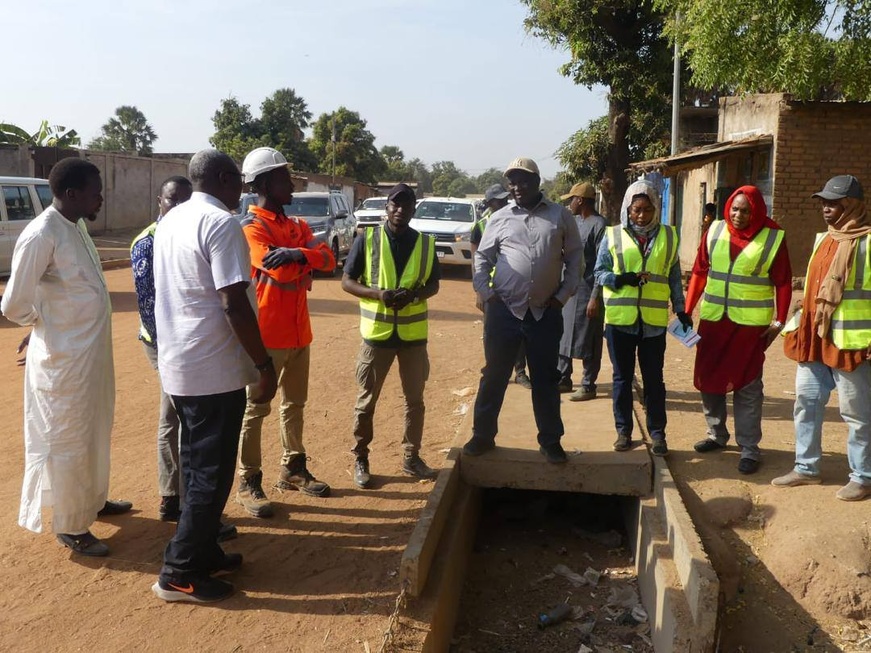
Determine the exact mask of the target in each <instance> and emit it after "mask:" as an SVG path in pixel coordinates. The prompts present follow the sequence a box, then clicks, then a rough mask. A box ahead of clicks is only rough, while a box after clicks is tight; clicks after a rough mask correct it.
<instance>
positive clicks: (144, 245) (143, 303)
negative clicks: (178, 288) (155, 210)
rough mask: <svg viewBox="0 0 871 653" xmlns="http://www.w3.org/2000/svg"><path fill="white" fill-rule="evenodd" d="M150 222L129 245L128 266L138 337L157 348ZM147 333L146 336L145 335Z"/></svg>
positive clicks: (154, 224) (152, 226) (153, 224)
mask: <svg viewBox="0 0 871 653" xmlns="http://www.w3.org/2000/svg"><path fill="white" fill-rule="evenodd" d="M156 227H157V222H156V221H155V222H152V223H151V224H150V225H149V226H148V227H146V229H145V231H143V232H142V233H141V234H139V236H137V237H136V240H134V241H133V245H132V246H131V247H130V267H131V268H133V285H134V286H135V287H136V301H137V303H138V304H139V322H140V324H141V325H142V330H141V331H140V333H139V339H140V340H141V341H142V342H144V343H145V344H147V345H150V346H151V347H154V348H155V349H156V348H157V329H156V328H155V326H154V229H155V228H156ZM145 335H147V338H146V337H145Z"/></svg>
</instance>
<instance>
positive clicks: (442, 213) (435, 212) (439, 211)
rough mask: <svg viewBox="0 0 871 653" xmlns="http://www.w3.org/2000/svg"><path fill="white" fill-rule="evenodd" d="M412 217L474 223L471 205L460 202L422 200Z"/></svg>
mask: <svg viewBox="0 0 871 653" xmlns="http://www.w3.org/2000/svg"><path fill="white" fill-rule="evenodd" d="M414 217H415V218H424V219H426V220H448V221H450V222H474V221H475V213H474V211H473V209H472V205H471V204H466V203H460V202H431V201H429V200H424V201H423V202H421V203H420V204H418V206H417V211H416V212H415V214H414Z"/></svg>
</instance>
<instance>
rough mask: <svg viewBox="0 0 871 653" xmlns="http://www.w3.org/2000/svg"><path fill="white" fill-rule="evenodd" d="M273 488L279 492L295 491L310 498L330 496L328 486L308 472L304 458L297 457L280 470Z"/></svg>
mask: <svg viewBox="0 0 871 653" xmlns="http://www.w3.org/2000/svg"><path fill="white" fill-rule="evenodd" d="M275 487H276V489H279V490H297V491H298V492H302V493H303V494H307V495H309V496H310V497H328V496H330V486H329V485H327V484H326V483H324V482H323V481H319V480H318V479H316V478H315V477H314V475H313V474H312V473H311V472H310V471H308V468H307V467H306V457H305V456H297V457H296V458H294V459H293V460H291V461H290V463H288V464H287V465H286V466H285V467H282V468H281V474H280V475H279V477H278V480H277V481H276V482H275Z"/></svg>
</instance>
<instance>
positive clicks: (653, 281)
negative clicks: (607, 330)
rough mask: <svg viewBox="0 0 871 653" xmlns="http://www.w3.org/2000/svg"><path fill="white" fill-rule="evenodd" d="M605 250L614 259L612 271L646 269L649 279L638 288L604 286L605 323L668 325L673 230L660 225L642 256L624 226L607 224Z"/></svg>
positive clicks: (674, 247) (675, 240)
mask: <svg viewBox="0 0 871 653" xmlns="http://www.w3.org/2000/svg"><path fill="white" fill-rule="evenodd" d="M607 233H608V249H609V251H610V252H611V258H612V260H613V261H614V265H613V268H612V270H613V272H614V274H622V273H624V272H649V273H650V279H649V280H648V282H647V283H646V284H644V285H643V286H639V287H634V286H623V287H622V288H620V289H619V290H616V289H613V288H609V287H608V286H605V287H604V288H603V289H602V291H603V293H602V294H603V297H604V299H605V323H606V324H613V325H615V326H631V325H633V324H635V323H636V322H637V321H638V314H639V311H640V313H641V319H642V321H644V322H645V323H647V324H649V325H651V326H660V327H664V326H667V325H668V300H669V297H670V296H671V289H670V288H669V286H668V273H669V270H671V267H672V266H673V265H674V262H675V261H676V260H677V250H678V236H677V230H676V229H675V228H674V227H671V226H669V225H660V226H659V230H658V231H657V232H656V235H655V236H654V238H653V245H652V246H651V247H650V253H649V254H648V255H647V256H646V257H645V256H644V255H643V254H642V253H641V250H640V249H639V247H638V243H637V242H636V241H635V239H634V238H633V237H632V235H631V233H630V232H629V230H628V229H626V228H624V227H622V226H613V227H608V229H607Z"/></svg>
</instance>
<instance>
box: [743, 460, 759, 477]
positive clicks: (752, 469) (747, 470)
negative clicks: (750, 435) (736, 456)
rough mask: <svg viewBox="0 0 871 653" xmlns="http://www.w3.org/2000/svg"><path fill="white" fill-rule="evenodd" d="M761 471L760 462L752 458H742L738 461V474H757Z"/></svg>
mask: <svg viewBox="0 0 871 653" xmlns="http://www.w3.org/2000/svg"><path fill="white" fill-rule="evenodd" d="M757 471H759V461H758V460H753V459H752V458H742V459H741V460H739V461H738V472H739V473H741V474H755V473H756V472H757Z"/></svg>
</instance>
